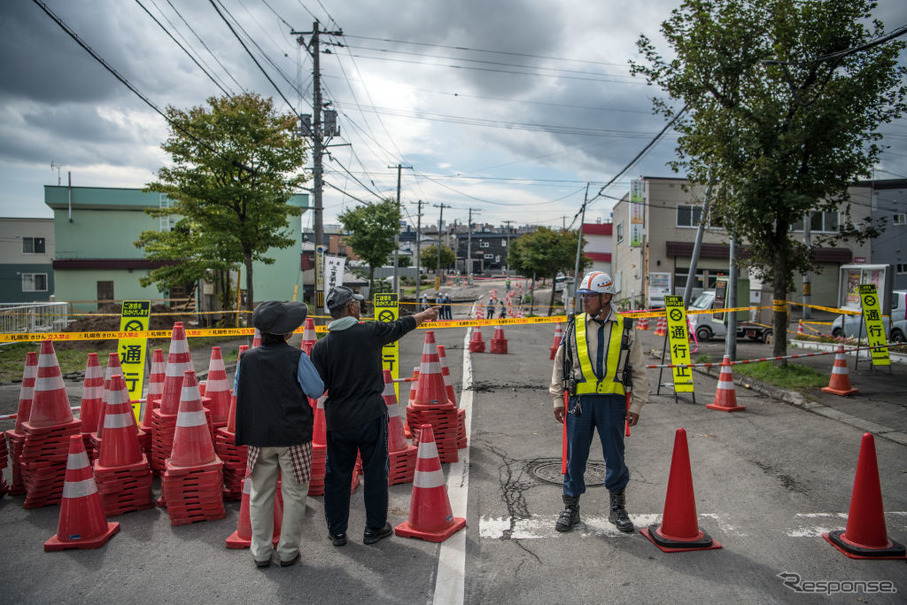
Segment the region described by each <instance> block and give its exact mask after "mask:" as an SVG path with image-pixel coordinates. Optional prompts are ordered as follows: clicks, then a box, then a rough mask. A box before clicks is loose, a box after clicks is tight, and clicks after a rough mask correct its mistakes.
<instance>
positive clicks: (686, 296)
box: [683, 183, 712, 309]
mask: <svg viewBox="0 0 907 605" xmlns="http://www.w3.org/2000/svg"><path fill="white" fill-rule="evenodd" d="M711 200H712V184H711V183H709V186H708V187H706V189H705V199H704V200H703V201H702V210H701V212H700V214H699V227H698V228H697V229H696V240H695V241H694V242H693V254H692V256H691V257H690V270H689V271H688V272H687V285H686V287H685V288H684V290H683V305H684V307H685V308H687V309H689V308H690V303H691V302H692V301H691V300H690V299H691V298H692V297H693V280H694V279H695V278H696V265H697V264H698V263H699V251H700V249H701V248H702V235H703V233H704V232H705V222H706V220H708V218H707V217H708V214H709V202H710V201H711Z"/></svg>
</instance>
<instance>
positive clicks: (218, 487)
mask: <svg viewBox="0 0 907 605" xmlns="http://www.w3.org/2000/svg"><path fill="white" fill-rule="evenodd" d="M223 467H224V463H223V462H222V461H221V459H220V458H218V457H217V454H216V453H214V444H213V443H212V442H211V432H210V430H209V428H208V420H207V418H206V415H205V409H204V407H203V406H202V399H201V395H200V394H199V390H198V380H197V379H196V377H195V372H194V371H193V370H189V371H187V372H185V375H184V379H183V386H182V389H181V396H180V404H179V412H178V414H177V419H176V426H175V430H174V434H173V449H172V450H171V452H170V457H169V458H167V460H166V461H165V463H164V474H163V475H162V479H161V492H162V496H163V500H164V502H165V505H166V507H167V514H168V515H169V516H170V524H171V525H187V524H189V523H195V522H196V521H213V520H215V519H223V518H224V516H225V514H226V513H225V510H224V494H223V491H224V473H223Z"/></svg>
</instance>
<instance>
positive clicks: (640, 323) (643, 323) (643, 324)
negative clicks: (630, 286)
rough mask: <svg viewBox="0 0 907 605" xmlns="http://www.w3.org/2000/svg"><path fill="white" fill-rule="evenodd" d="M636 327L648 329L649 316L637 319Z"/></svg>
mask: <svg viewBox="0 0 907 605" xmlns="http://www.w3.org/2000/svg"><path fill="white" fill-rule="evenodd" d="M636 329H637V330H648V329H649V318H648V317H645V316H643V317H640V318H639V319H637V320H636ZM552 359H554V358H553V357H552Z"/></svg>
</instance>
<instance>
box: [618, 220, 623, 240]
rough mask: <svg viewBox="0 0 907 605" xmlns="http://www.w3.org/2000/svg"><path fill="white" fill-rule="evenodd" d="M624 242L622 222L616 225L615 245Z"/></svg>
mask: <svg viewBox="0 0 907 605" xmlns="http://www.w3.org/2000/svg"><path fill="white" fill-rule="evenodd" d="M622 241H624V222H623V221H621V222H619V223H617V243H618V244H619V243H621V242H622Z"/></svg>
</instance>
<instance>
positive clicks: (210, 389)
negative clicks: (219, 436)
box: [205, 347, 231, 437]
mask: <svg viewBox="0 0 907 605" xmlns="http://www.w3.org/2000/svg"><path fill="white" fill-rule="evenodd" d="M230 391H231V389H230V383H228V382H227V369H226V367H225V366H224V358H223V356H221V352H220V347H211V360H210V361H209V362H208V383H207V386H206V387H205V398H206V399H208V402H207V403H206V404H205V407H207V408H208V409H209V410H210V411H211V426H212V427H213V428H214V429H215V430H217V429H219V428H221V427H223V426H227V420H228V418H227V417H228V416H229V414H230ZM212 437H213V435H212Z"/></svg>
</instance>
